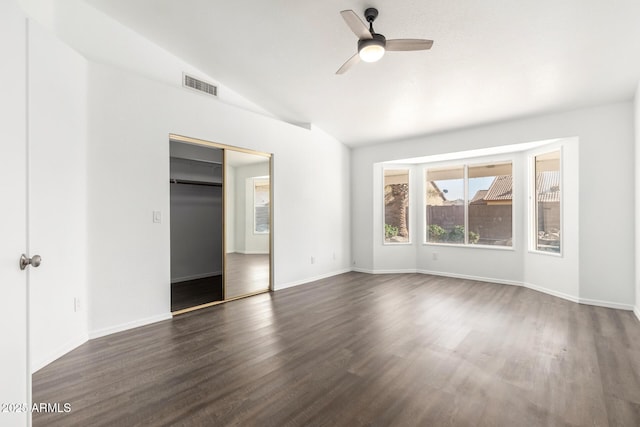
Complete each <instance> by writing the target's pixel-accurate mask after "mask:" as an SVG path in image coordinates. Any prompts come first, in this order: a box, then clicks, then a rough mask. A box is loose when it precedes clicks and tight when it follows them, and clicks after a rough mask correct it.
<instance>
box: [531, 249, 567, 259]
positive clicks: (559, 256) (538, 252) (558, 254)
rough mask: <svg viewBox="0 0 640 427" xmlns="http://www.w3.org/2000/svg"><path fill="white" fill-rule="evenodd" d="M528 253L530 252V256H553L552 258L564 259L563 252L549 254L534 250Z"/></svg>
mask: <svg viewBox="0 0 640 427" xmlns="http://www.w3.org/2000/svg"><path fill="white" fill-rule="evenodd" d="M527 252H529V253H530V254H536V255H545V256H552V257H556V258H563V256H562V252H560V253H555V252H547V251H536V250H534V249H529V250H528V251H527Z"/></svg>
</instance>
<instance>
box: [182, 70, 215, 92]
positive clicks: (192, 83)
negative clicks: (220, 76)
mask: <svg viewBox="0 0 640 427" xmlns="http://www.w3.org/2000/svg"><path fill="white" fill-rule="evenodd" d="M182 86H184V87H188V88H191V89H194V90H197V91H199V92H203V93H206V94H209V95H212V96H218V87H217V86H215V85H213V84H211V83H207V82H205V81H203V80H200V79H196V78H195V77H192V76H190V75H188V74H183V75H182Z"/></svg>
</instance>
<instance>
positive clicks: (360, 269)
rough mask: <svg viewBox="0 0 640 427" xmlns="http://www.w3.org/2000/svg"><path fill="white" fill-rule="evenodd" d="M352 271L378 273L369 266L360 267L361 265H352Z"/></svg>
mask: <svg viewBox="0 0 640 427" xmlns="http://www.w3.org/2000/svg"><path fill="white" fill-rule="evenodd" d="M351 271H355V272H356V273H367V274H376V273H375V272H374V271H373V270H370V269H368V268H360V267H352V268H351Z"/></svg>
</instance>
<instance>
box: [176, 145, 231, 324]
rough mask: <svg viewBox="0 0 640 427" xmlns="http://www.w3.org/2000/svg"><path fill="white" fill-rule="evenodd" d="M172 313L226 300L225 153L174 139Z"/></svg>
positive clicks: (217, 149) (218, 149)
mask: <svg viewBox="0 0 640 427" xmlns="http://www.w3.org/2000/svg"><path fill="white" fill-rule="evenodd" d="M170 154H171V159H170V168H171V169H170V187H171V195H170V197H171V215H170V216H171V311H172V312H176V311H180V310H184V309H188V308H191V307H196V306H200V305H203V304H208V303H212V302H215V301H222V300H223V299H224V293H223V277H222V274H223V260H224V252H223V229H224V228H223V176H224V174H223V164H222V162H223V150H222V149H220V148H214V147H206V146H201V145H194V144H187V143H182V142H176V141H171V145H170Z"/></svg>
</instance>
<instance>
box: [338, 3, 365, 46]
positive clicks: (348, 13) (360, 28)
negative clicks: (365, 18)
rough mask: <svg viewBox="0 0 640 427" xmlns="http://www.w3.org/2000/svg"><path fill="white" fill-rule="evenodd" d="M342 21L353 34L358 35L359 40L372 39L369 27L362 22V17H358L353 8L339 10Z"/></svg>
mask: <svg viewBox="0 0 640 427" xmlns="http://www.w3.org/2000/svg"><path fill="white" fill-rule="evenodd" d="M340 15H342V18H343V19H344V22H346V23H347V25H348V26H349V28H351V31H353V34H355V35H356V37H358V39H359V40H363V39H372V38H373V36H372V35H371V33H370V32H369V28H367V26H366V25H365V24H364V22H362V19H360V18H358V15H356V13H355V12H354V11H353V10H343V11H342V12H340Z"/></svg>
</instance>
